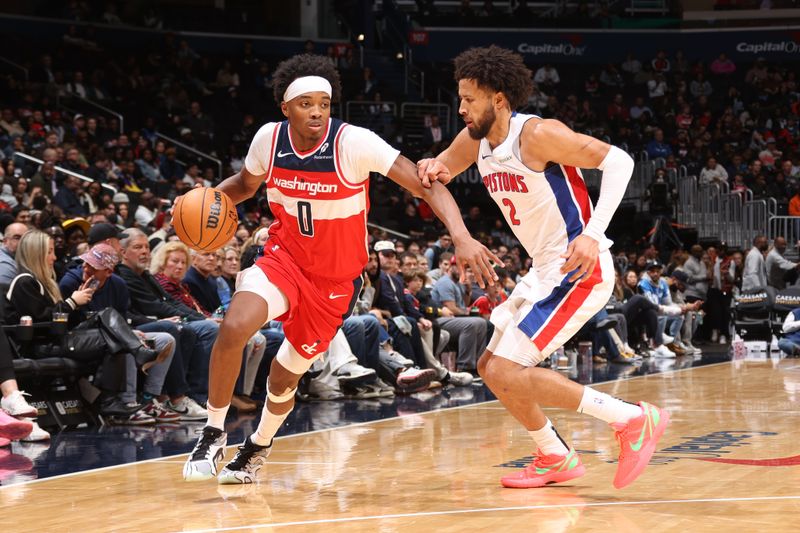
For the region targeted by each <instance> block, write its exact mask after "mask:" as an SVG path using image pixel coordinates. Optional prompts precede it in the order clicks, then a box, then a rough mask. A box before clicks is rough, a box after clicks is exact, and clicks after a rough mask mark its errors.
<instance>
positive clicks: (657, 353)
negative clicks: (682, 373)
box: [653, 344, 676, 359]
mask: <svg viewBox="0 0 800 533" xmlns="http://www.w3.org/2000/svg"><path fill="white" fill-rule="evenodd" d="M653 356H654V357H664V358H669V359H675V357H676V356H675V352H673V351H672V350H670V349H669V348H667V347H666V346H664V345H663V344H662V345H661V346H658V347H656V349H655V350H653Z"/></svg>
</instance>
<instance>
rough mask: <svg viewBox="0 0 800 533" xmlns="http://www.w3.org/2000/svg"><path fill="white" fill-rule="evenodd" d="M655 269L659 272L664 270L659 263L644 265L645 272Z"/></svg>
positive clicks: (652, 262) (649, 262)
mask: <svg viewBox="0 0 800 533" xmlns="http://www.w3.org/2000/svg"><path fill="white" fill-rule="evenodd" d="M656 268H657V269H659V270H660V269H662V268H664V265H662V264H661V262H660V261H648V262H647V264H646V265H645V270H655V269H656Z"/></svg>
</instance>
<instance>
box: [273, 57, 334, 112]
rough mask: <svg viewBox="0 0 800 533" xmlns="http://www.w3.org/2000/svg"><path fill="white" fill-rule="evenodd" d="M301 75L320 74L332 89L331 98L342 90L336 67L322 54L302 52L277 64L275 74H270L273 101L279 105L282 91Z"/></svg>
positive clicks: (281, 99)
mask: <svg viewBox="0 0 800 533" xmlns="http://www.w3.org/2000/svg"><path fill="white" fill-rule="evenodd" d="M303 76H320V77H321V78H325V79H326V80H328V81H329V82H330V84H331V88H332V89H333V94H332V95H331V99H332V100H337V99H338V98H339V94H340V93H341V92H342V82H341V79H340V78H339V72H338V71H337V70H336V67H334V66H333V65H332V64H331V63H330V61H328V58H326V57H324V56H318V55H312V54H302V55H299V56H294V57H292V58H289V59H287V60H286V61H282V62H281V63H280V64H279V65H278V68H277V69H275V74H274V75H273V76H272V83H273V89H274V94H275V101H276V102H277V103H278V105H281V102H283V93H285V92H286V88H287V87H289V84H290V83H292V82H293V81H294V80H296V79H297V78H302V77H303Z"/></svg>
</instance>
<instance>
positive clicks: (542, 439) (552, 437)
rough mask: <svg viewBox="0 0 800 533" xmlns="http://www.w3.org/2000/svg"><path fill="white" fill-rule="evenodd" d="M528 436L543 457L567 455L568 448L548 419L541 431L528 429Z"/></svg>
mask: <svg viewBox="0 0 800 533" xmlns="http://www.w3.org/2000/svg"><path fill="white" fill-rule="evenodd" d="M528 434H529V435H530V436H531V438H533V441H534V442H535V443H536V446H538V447H539V449H540V450H542V453H543V454H545V455H554V454H555V455H567V454H568V453H569V447H568V446H567V444H566V443H565V442H564V441H563V439H562V438H561V435H559V434H558V431H556V428H554V427H553V424H552V423H551V422H550V419H549V418H548V419H547V421H546V422H545V424H544V426H543V427H542V428H541V429H529V430H528Z"/></svg>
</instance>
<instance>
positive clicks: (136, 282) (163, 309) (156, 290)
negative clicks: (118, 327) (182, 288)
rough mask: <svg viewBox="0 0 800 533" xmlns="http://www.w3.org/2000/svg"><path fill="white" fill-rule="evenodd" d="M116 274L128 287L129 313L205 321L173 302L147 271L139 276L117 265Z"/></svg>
mask: <svg viewBox="0 0 800 533" xmlns="http://www.w3.org/2000/svg"><path fill="white" fill-rule="evenodd" d="M116 272H117V274H119V275H120V277H122V279H124V280H125V283H127V285H128V292H129V293H130V298H131V304H130V309H131V311H133V312H135V313H139V314H142V315H145V316H154V317H156V318H157V319H163V318H169V317H171V316H179V317H186V319H187V320H189V321H190V322H194V321H196V320H205V319H206V317H205V316H204V315H202V314H201V313H198V312H197V311H195V310H194V309H191V308H189V307H187V306H185V305H183V304H182V303H180V302H177V301H175V299H173V298H172V297H171V296H170V295H168V294H167V293H166V292H165V291H164V289H163V288H162V287H161V285H159V284H158V281H156V279H155V278H154V277H153V275H152V274H150V272H148V271H147V270H145V271H144V273H143V274H142V275H141V276H140V275H139V274H137V273H136V272H134V271H133V270H131V269H130V268H128V267H127V266H125V265H118V266H117V269H116Z"/></svg>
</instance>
